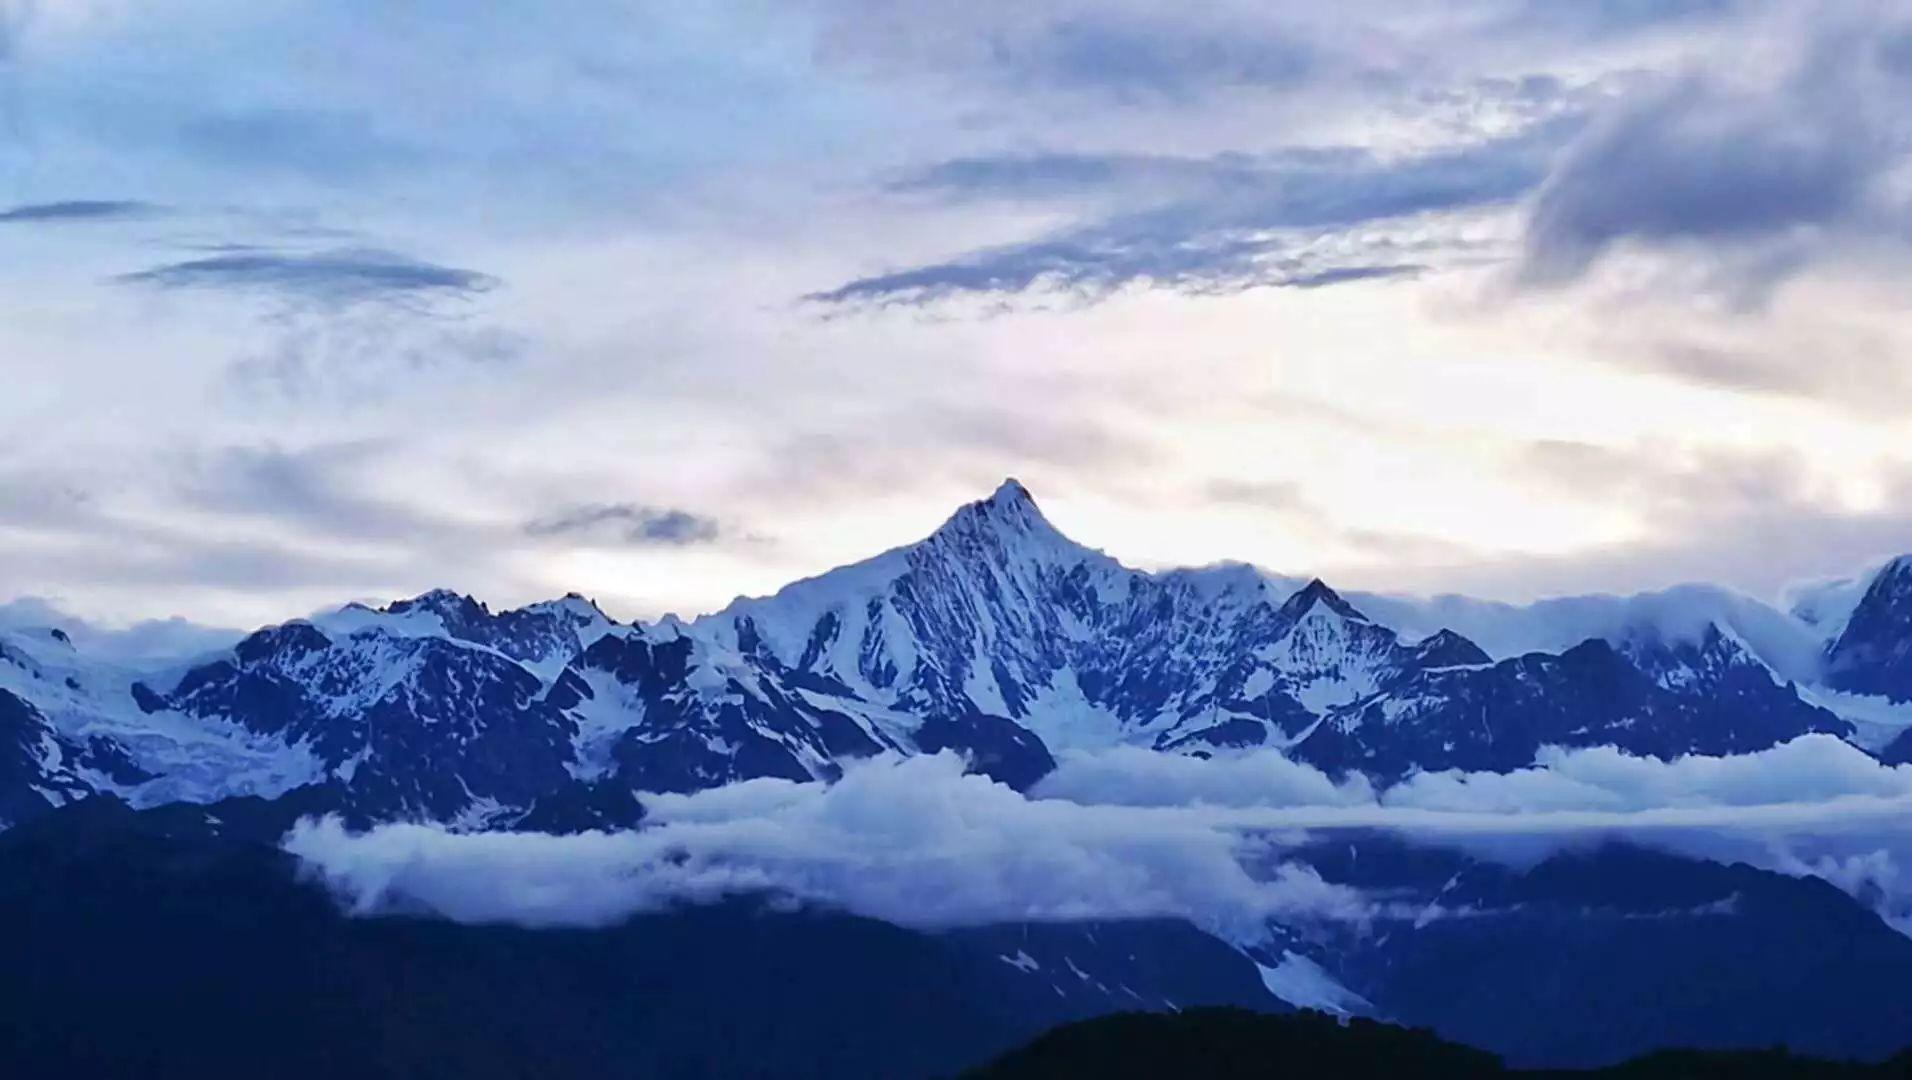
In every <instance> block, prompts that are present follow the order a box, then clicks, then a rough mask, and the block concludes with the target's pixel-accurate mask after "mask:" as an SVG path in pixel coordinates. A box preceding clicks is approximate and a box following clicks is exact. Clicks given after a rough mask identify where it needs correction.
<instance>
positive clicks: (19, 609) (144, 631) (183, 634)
mask: <svg viewBox="0 0 1912 1080" xmlns="http://www.w3.org/2000/svg"><path fill="white" fill-rule="evenodd" d="M0 629H6V630H11V631H14V632H16V633H18V632H25V633H33V634H43V633H45V632H47V631H49V630H56V629H57V630H59V631H60V632H61V633H63V634H65V635H67V638H68V639H69V640H70V641H72V643H73V648H74V649H75V650H76V651H77V652H79V653H80V654H81V655H83V656H87V657H91V658H93V659H95V660H105V661H107V662H109V663H117V664H131V665H141V666H146V667H151V666H157V665H161V664H171V663H175V662H178V661H182V660H186V659H189V658H192V657H197V656H202V655H204V654H206V653H210V652H214V651H216V650H219V649H224V648H227V647H230V646H231V645H232V644H233V643H235V642H237V641H238V640H239V639H240V638H242V637H244V636H245V634H244V632H243V631H240V630H228V629H222V628H218V627H211V626H201V625H200V624H198V623H194V622H189V621H188V620H185V619H180V618H172V619H145V620H141V621H139V622H135V623H132V624H129V625H127V626H100V625H96V624H94V623H92V622H90V621H88V620H86V619H82V618H80V617H78V616H76V615H74V614H72V613H71V612H68V611H66V610H64V609H63V608H61V607H60V606H59V605H58V604H55V603H53V602H51V601H48V600H46V599H45V598H43V597H37V596H25V597H21V598H19V599H17V600H9V601H7V602H6V603H4V604H0Z"/></svg>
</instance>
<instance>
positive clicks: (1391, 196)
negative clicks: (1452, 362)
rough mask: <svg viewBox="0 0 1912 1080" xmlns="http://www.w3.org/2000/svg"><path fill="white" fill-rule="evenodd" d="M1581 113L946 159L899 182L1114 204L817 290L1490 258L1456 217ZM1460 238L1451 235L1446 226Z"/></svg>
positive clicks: (1301, 279)
mask: <svg viewBox="0 0 1912 1080" xmlns="http://www.w3.org/2000/svg"><path fill="white" fill-rule="evenodd" d="M1578 125H1579V121H1578V120H1577V119H1575V118H1566V119H1561V120H1556V121H1552V122H1547V123H1542V124H1538V125H1534V126H1533V127H1531V128H1529V129H1526V130H1523V131H1521V132H1519V133H1518V134H1514V135H1509V136H1505V137H1501V138H1496V139H1490V140H1486V141H1484V142H1482V143H1480V144H1479V145H1475V146H1469V147H1465V148H1462V149H1457V150H1444V151H1439V152H1433V153H1426V154H1421V155H1416V156H1408V157H1405V158H1388V157H1383V156H1382V155H1379V154H1377V153H1375V152H1373V151H1370V150H1364V149H1360V148H1354V147H1344V148H1337V149H1328V150H1313V151H1297V152H1290V153H1283V154H1273V155H1268V156H1265V157H1256V156H1249V155H1241V154H1223V155H1217V156H1214V157H1210V158H1175V157H1161V156H1152V155H1123V154H1118V155H1085V154H1035V155H1010V156H1004V157H996V158H963V159H954V160H950V161H945V162H941V163H938V164H936V165H933V166H930V167H928V168H926V169H924V170H921V171H919V172H917V173H915V174H912V175H909V176H905V177H902V178H900V179H898V180H896V181H894V182H893V183H892V184H891V188H892V190H893V191H897V192H902V193H907V194H918V195H920V194H930V195H937V196H941V197H943V198H947V199H951V200H959V201H968V200H976V199H981V198H1011V199H1028V198H1059V197H1069V196H1077V197H1084V198H1100V199H1103V200H1106V201H1111V202H1113V203H1114V204H1115V205H1116V207H1117V208H1118V209H1117V210H1116V211H1115V212H1114V213H1111V214H1108V215H1106V216H1103V217H1101V218H1100V219H1098V220H1092V221H1090V222H1089V223H1087V224H1083V225H1078V226H1073V227H1068V228H1064V229H1062V230H1060V231H1059V232H1056V233H1053V234H1051V235H1049V236H1046V237H1041V238H1037V239H1032V240H1028V241H1024V242H1016V243H1010V244H1005V245H1001V246H998V247H994V248H990V249H986V250H981V251H975V252H970V253H968V254H965V255H962V256H959V257H957V258H955V259H951V260H948V261H945V262H940V263H932V264H929V265H925V266H918V267H911V268H907V269H902V270H895V271H890V272H887V273H882V274H876V275H872V276H869V277H864V278H859V279H856V280H854V281H850V282H847V283H845V284H843V285H840V286H838V287H836V288H834V289H829V290H826V291H822V292H819V293H815V294H812V295H811V297H810V298H809V299H811V300H813V301H818V302H822V303H826V304H857V303H873V304H879V305H882V304H923V303H931V302H935V301H938V300H943V299H947V298H950V297H953V296H958V295H964V294H993V295H1008V294H1015V293H1022V292H1026V291H1031V290H1053V291H1055V292H1060V293H1065V294H1076V295H1079V296H1085V297H1088V298H1095V297H1099V296H1104V295H1107V294H1109V293H1111V292H1113V291H1115V290H1117V289H1120V288H1122V287H1124V286H1127V285H1130V284H1132V283H1136V282H1147V283H1150V284H1152V285H1155V286H1157V287H1162V288H1170V289H1175V290H1178V291H1183V292H1191V293H1222V292H1236V291H1240V290H1243V289H1249V288H1256V287H1263V286H1286V287H1294V288H1311V287H1320V286H1325V285H1334V284H1340V283H1344V282H1351V281H1363V280H1372V279H1377V278H1399V277H1407V276H1413V275H1416V274H1419V273H1421V272H1423V271H1425V270H1427V269H1428V268H1429V267H1430V265H1431V264H1436V263H1445V262H1451V261H1452V260H1454V259H1456V258H1465V257H1469V256H1472V255H1475V254H1477V252H1476V251H1475V250H1474V249H1475V247H1476V246H1477V242H1474V241H1470V239H1469V238H1468V237H1466V236H1465V235H1462V234H1461V231H1460V230H1456V229H1454V228H1453V227H1452V225H1451V223H1450V222H1446V221H1443V220H1440V216H1441V215H1450V214H1454V213H1457V212H1466V211H1473V210H1478V209H1481V208H1484V207H1493V206H1497V205H1505V204H1509V203H1511V201H1512V200H1514V199H1516V198H1518V197H1520V196H1521V195H1523V194H1524V193H1526V192H1527V191H1529V190H1531V189H1532V188H1533V187H1534V186H1535V185H1537V184H1539V183H1540V182H1541V180H1542V179H1544V178H1545V176H1546V169H1547V163H1548V161H1549V159H1550V156H1551V155H1552V154H1553V153H1554V152H1555V151H1556V150H1557V149H1558V148H1559V147H1560V146H1562V145H1564V144H1565V143H1566V142H1567V141H1568V139H1569V137H1570V136H1571V134H1572V133H1573V132H1574V131H1576V130H1577V129H1578ZM1444 234H1445V235H1444Z"/></svg>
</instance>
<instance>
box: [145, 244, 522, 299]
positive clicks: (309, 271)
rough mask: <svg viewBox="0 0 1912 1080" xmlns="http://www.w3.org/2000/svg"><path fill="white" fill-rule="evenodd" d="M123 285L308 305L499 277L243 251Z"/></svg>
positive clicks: (447, 291) (402, 260)
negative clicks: (266, 296) (251, 295)
mask: <svg viewBox="0 0 1912 1080" xmlns="http://www.w3.org/2000/svg"><path fill="white" fill-rule="evenodd" d="M119 280H120V281H122V282H126V283H129V284H138V285H152V286H157V287H159V288H166V289H233V290H244V291H262V292H267V293H273V294H277V295H280V296H283V297H287V298H291V299H295V300H298V301H302V302H316V303H321V304H327V305H348V304H354V303H359V302H364V301H377V300H389V301H397V302H402V303H416V302H426V301H432V300H441V299H446V298H457V297H463V296H471V295H475V294H477V293H482V292H486V291H489V290H490V289H493V288H495V287H496V286H497V285H498V279H496V278H494V277H491V276H489V275H487V274H482V273H479V272H478V271H475V270H462V269H458V268H456V267H450V266H440V265H438V264H436V263H429V262H423V261H420V260H418V259H413V258H411V257H409V256H405V255H399V254H396V253H394V252H390V251H380V250H377V249H373V248H345V249H338V250H333V251H322V252H314V253H292V252H276V251H240V252H230V253H226V254H221V255H214V256H210V257H207V258H203V259H188V260H185V261H183V262H173V263H167V264H165V265H163V266H155V267H153V268H151V269H149V270H141V271H138V272H136V273H130V274H124V275H122V276H121V277H120V279H119Z"/></svg>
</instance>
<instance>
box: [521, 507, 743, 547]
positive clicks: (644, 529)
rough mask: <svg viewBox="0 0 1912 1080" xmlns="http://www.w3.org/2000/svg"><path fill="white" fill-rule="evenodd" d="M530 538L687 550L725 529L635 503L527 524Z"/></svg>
mask: <svg viewBox="0 0 1912 1080" xmlns="http://www.w3.org/2000/svg"><path fill="white" fill-rule="evenodd" d="M524 531H525V532H526V533H527V534H529V535H531V536H540V537H559V536H562V537H572V538H579V539H600V540H601V539H606V538H609V539H614V540H617V541H619V542H621V543H626V544H639V545H664V546H670V547H688V546H690V545H693V544H708V543H711V542H713V541H715V540H716V539H717V538H718V537H719V536H722V535H723V533H724V532H725V530H724V529H723V527H722V525H721V524H720V523H719V522H718V521H717V519H715V518H710V517H705V516H703V515H702V514H693V513H691V512H690V511H688V510H678V509H674V508H668V507H656V506H640V505H638V504H636V503H587V504H584V505H582V506H574V507H570V508H568V509H565V510H561V511H559V512H557V513H555V514H551V515H549V516H547V517H541V518H538V519H536V520H533V521H530V522H527V523H526V524H525V527H524Z"/></svg>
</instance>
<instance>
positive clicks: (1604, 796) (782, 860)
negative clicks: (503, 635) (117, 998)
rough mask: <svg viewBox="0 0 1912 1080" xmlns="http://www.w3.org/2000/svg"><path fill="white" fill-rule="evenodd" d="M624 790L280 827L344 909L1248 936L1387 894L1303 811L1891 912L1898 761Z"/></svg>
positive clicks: (957, 769)
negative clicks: (1357, 874)
mask: <svg viewBox="0 0 1912 1080" xmlns="http://www.w3.org/2000/svg"><path fill="white" fill-rule="evenodd" d="M644 801H645V805H646V806H647V808H648V810H649V812H650V816H649V818H648V819H647V823H646V825H645V826H644V827H643V828H641V829H638V830H634V831H628V832H618V833H609V834H606V833H586V834H582V835H576V836H547V835H541V834H512V833H475V834H458V833H451V832H447V831H445V830H443V829H440V828H436V827H431V826H423V825H386V826H381V827H379V828H376V829H374V830H372V831H370V832H368V833H363V834H353V833H349V832H347V831H346V830H345V829H344V828H343V827H342V826H341V825H340V824H339V823H338V822H337V821H336V820H331V819H328V820H324V821H307V822H302V823H300V825H299V826H298V827H297V828H295V829H294V830H293V832H292V833H291V834H289V835H288V837H287V838H286V842H285V843H286V848H287V849H288V850H289V851H291V852H292V853H294V854H295V855H298V856H299V857H300V858H302V859H303V860H305V861H306V862H307V864H308V865H309V866H310V867H311V868H312V869H313V871H314V872H315V873H317V874H318V875H319V876H321V877H322V878H323V879H324V880H325V881H326V882H327V883H328V884H329V885H330V886H331V887H332V888H333V889H334V890H335V891H336V892H337V893H338V894H339V895H340V897H341V898H342V900H343V901H344V902H345V903H346V904H347V905H348V906H349V907H350V908H351V909H352V910H353V911H355V912H358V913H362V914H372V913H377V912H381V911H389V910H395V909H419V908H423V909H425V910H429V911H432V912H436V913H438V914H441V915H443V916H445V917H447V918H451V919H454V920H458V921H461V922H516V923H522V924H527V925H533V926H551V925H603V924H608V923H613V922H616V921H618V920H619V919H622V918H624V917H626V916H628V915H631V914H633V913H636V912H640V911H649V910H656V909H659V908H662V907H666V906H669V905H671V904H675V903H697V902H704V901H709V900H714V899H717V898H720V897H723V896H731V895H739V894H746V893H769V894H773V895H779V896H784V897H788V898H791V899H793V900H797V901H801V902H807V903H818V904H824V905H828V906H832V907H839V908H842V909H845V910H849V911H852V912H855V913H857V914H861V915H867V916H871V917H874V918H879V919H883V920H886V921H890V922H894V923H897V924H900V925H905V926H915V927H942V926H953V925H974V924H980V923H992V922H1005V921H1020V920H1052V919H1087V918H1127V917H1146V916H1173V917H1180V918H1186V919H1188V920H1190V921H1192V922H1194V923H1196V924H1197V925H1200V926H1202V927H1204V928H1206V929H1209V930H1211V931H1213V932H1215V933H1217V934H1219V935H1221V936H1223V937H1225V938H1228V939H1230V940H1234V941H1238V942H1243V943H1249V942H1253V941H1256V940H1257V939H1259V938H1261V937H1262V936H1263V934H1264V933H1265V928H1266V926H1267V925H1268V923H1269V922H1270V921H1274V922H1284V921H1296V920H1309V919H1333V920H1349V921H1365V920H1370V919H1375V918H1384V917H1389V916H1391V915H1393V914H1397V913H1395V912H1393V911H1392V910H1391V908H1390V907H1388V906H1387V905H1385V904H1382V903H1379V902H1377V901H1376V900H1375V899H1373V898H1371V897H1367V896H1364V895H1363V894H1361V893H1360V892H1358V891H1356V890H1353V889H1350V888H1347V887H1344V886H1340V885H1336V884H1333V883H1330V882H1327V881H1324V880H1323V879H1322V878H1321V877H1320V876H1319V875H1318V874H1316V873H1315V872H1314V871H1313V870H1312V869H1311V868H1309V867H1307V866H1305V865H1302V864H1300V863H1298V862H1295V861H1294V860H1293V859H1292V858H1289V857H1288V856H1286V855H1285V854H1284V851H1285V849H1286V848H1287V847H1288V846H1289V845H1291V844H1293V843H1294V842H1296V841H1297V839H1298V838H1301V837H1305V836H1307V835H1309V834H1310V833H1313V832H1318V831H1320V830H1328V829H1347V828H1364V829H1385V830H1389V831H1392V832H1395V833H1398V834H1400V835H1402V836H1404V837H1406V838H1408V839H1410V840H1412V841H1415V842H1419V843H1426V844H1433V845H1440V846H1447V847H1457V848H1461V849H1464V850H1467V851H1469V852H1471V853H1474V854H1477V855H1480V856H1484V857H1488V858H1493V859H1497V860H1501V861H1508V862H1516V863H1518V862H1526V861H1530V860H1534V859H1538V858H1541V857H1544V856H1545V855H1547V854H1549V853H1551V852H1553V851H1557V850H1560V849H1562V848H1564V847H1575V846H1583V845H1591V844H1595V843H1599V842H1602V841H1605V840H1612V839H1620V840H1627V841H1631V842H1634V843H1639V844H1643V845H1646V846H1651V847H1656V848H1661V849H1664V850H1669V851H1673V852H1676V853H1680V854H1685V855H1689V856H1692V857H1697V858H1707V859H1716V860H1721V861H1744V862H1748V863H1751V864H1753V865H1756V866H1760V867H1763V868H1766V869H1770V870H1775V871H1778V872H1781V873H1788V874H1813V875H1817V876H1820V877H1824V878H1826V879H1827V880H1829V881H1831V882H1833V883H1834V884H1836V885H1838V886H1840V887H1841V888H1843V889H1846V890H1847V891H1848V892H1850V893H1852V894H1854V895H1855V896H1859V897H1861V898H1862V899H1864V900H1866V901H1867V902H1868V903H1871V904H1873V905H1874V906H1875V907H1877V908H1878V910H1879V911H1880V912H1881V914H1882V915H1884V916H1885V917H1887V918H1888V919H1889V920H1892V921H1894V922H1895V925H1900V926H1901V927H1906V926H1912V921H1908V919H1907V916H1908V914H1912V873H1909V872H1908V871H1907V869H1904V868H1912V767H1904V766H1902V767H1896V768H1895V767H1887V766H1883V765H1880V764H1879V763H1878V762H1877V761H1875V760H1874V759H1872V758H1870V757H1868V756H1866V755H1865V754H1864V753H1862V752H1860V751H1858V750H1855V749H1853V748H1852V747H1850V746H1847V745H1846V744H1844V743H1842V742H1840V741H1839V740H1837V739H1834V738H1831V737H1829V736H1816V735H1815V736H1805V737H1803V738H1800V739H1797V740H1795V741H1793V742H1791V743H1788V744H1785V745H1783V746H1779V747H1775V748H1773V749H1771V750H1767V751H1764V752H1761V753H1757V754H1748V755H1742V756H1738V757H1731V758H1704V757H1688V758H1681V759H1678V760H1674V761H1667V762H1662V761H1657V760H1653V759H1646V758H1635V757H1630V756H1628V755H1625V754H1622V753H1619V752H1618V751H1614V750H1610V749H1591V750H1573V751H1559V750H1550V751H1547V752H1546V753H1545V754H1543V755H1542V758H1541V761H1540V763H1539V764H1538V765H1536V766H1535V767H1533V768H1530V769H1524V770H1520V771H1518V772H1514V773H1509V774H1505V775H1496V774H1461V773H1439V774H1424V775H1421V776H1417V777H1414V778H1413V779H1411V780H1409V781H1407V782H1404V783H1402V784H1399V785H1396V786H1395V787H1392V788H1389V789H1386V790H1384V791H1380V792H1375V791H1372V790H1370V789H1369V788H1368V787H1367V786H1366V784H1365V782H1362V781H1355V782H1351V783H1341V784H1337V783H1335V782H1333V781H1331V780H1330V779H1329V778H1328V777H1326V776H1324V775H1322V774H1321V773H1319V772H1317V771H1315V770H1313V769H1310V768H1308V767H1307V766H1304V765H1300V764H1298V763H1295V762H1291V761H1287V760H1286V759H1283V758H1280V757H1279V756H1278V755H1275V754H1273V753H1256V754H1246V755H1241V756H1237V757H1227V758H1220V759H1216V760H1212V761H1202V760H1197V759H1191V758H1181V757H1175V756H1169V755H1161V754H1155V753H1152V752H1148V751H1138V750H1131V749H1120V750H1112V751H1107V752H1102V753H1096V754H1085V755H1072V756H1068V757H1065V758H1064V759H1063V760H1062V762H1061V765H1060V767H1059V768H1058V770H1057V771H1056V772H1055V774H1053V775H1052V776H1051V777H1050V778H1049V779H1048V780H1046V781H1044V783H1043V784H1042V785H1040V786H1039V788H1038V789H1037V791H1036V792H1035V794H1034V797H1025V796H1023V795H1020V794H1018V793H1016V792H1015V791H1012V790H1011V789H1009V788H1007V787H1003V786H1001V785H998V784H995V783H992V782H990V781H989V780H987V779H985V778H982V777H978V776H970V775H964V774H963V772H962V765H961V762H960V761H958V760H957V759H956V758H955V757H953V756H949V755H938V756H932V757H919V758H911V759H904V760H892V759H883V760H877V761H872V762H868V763H864V764H863V765H861V766H859V767H856V768H852V769H850V770H849V771H848V773H847V774H846V775H845V777H844V779H843V780H841V781H840V782H838V783H836V784H834V785H822V784H797V783H792V782H789V781H783V780H753V781H748V782H745V783H741V784H735V785H731V786H729V787H724V788H718V789H715V790H711V791H706V792H699V793H695V794H690V795H649V796H646V797H645V800H644ZM1256 867H1263V868H1265V867H1273V869H1272V870H1267V869H1254V868H1256ZM1415 914H1422V913H1421V912H1419V911H1418V910H1417V911H1416V912H1415Z"/></svg>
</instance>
